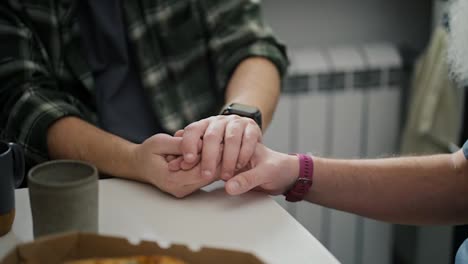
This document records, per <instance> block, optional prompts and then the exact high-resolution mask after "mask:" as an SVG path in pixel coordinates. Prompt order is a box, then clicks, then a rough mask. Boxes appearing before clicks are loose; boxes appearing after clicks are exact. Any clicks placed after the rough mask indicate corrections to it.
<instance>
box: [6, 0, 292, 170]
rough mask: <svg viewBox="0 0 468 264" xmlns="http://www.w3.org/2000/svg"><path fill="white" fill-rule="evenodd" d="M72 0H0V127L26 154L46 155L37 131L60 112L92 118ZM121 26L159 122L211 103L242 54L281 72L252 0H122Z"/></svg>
mask: <svg viewBox="0 0 468 264" xmlns="http://www.w3.org/2000/svg"><path fill="white" fill-rule="evenodd" d="M78 1H79V0H5V1H2V3H0V108H1V114H0V129H1V131H0V132H1V136H2V138H4V139H7V140H12V141H16V142H18V143H19V144H21V145H22V146H23V147H24V149H25V151H26V154H27V158H28V160H29V162H33V163H37V162H41V161H43V160H46V159H48V155H47V143H46V133H47V129H48V127H49V125H50V124H51V123H53V122H54V121H56V120H57V119H59V118H61V117H64V116H70V115H74V116H78V117H80V118H82V119H85V120H87V121H89V122H91V123H96V121H97V120H96V112H95V111H96V107H95V99H94V98H95V95H94V92H95V87H94V83H93V79H92V74H91V72H90V69H89V67H88V65H87V62H86V60H85V52H84V51H83V50H82V45H81V43H82V42H81V41H82V40H81V39H80V29H79V25H78V21H77V14H76V12H77V3H78ZM122 4H123V6H124V7H123V10H124V13H125V14H124V15H125V20H126V24H127V33H128V36H129V39H130V42H131V44H132V46H133V47H134V51H135V56H136V61H137V67H138V69H139V73H140V77H141V80H142V84H143V87H144V90H145V93H146V95H147V99H148V100H149V101H150V103H151V106H152V109H153V111H154V114H155V115H156V116H157V117H158V118H159V119H160V122H161V125H162V126H163V128H164V129H166V130H167V131H168V132H174V131H176V130H177V129H180V128H183V127H184V126H185V125H187V124H189V123H191V122H193V121H196V120H199V119H201V118H204V117H207V116H209V115H212V114H215V113H217V112H218V110H219V108H220V107H221V106H222V104H223V103H224V102H223V98H224V90H225V87H226V85H227V83H228V81H229V79H230V76H231V74H232V72H233V70H234V69H235V67H236V66H237V65H238V64H239V62H240V61H242V60H243V59H245V58H247V57H250V56H262V57H265V58H268V59H269V60H271V61H272V62H273V63H274V64H275V65H276V66H277V67H278V69H279V71H280V72H281V74H284V73H285V71H286V67H287V58H286V52H285V48H284V46H283V45H282V44H280V43H279V42H278V41H277V40H276V39H275V37H274V36H273V34H272V32H271V30H270V29H269V28H268V27H267V26H266V25H265V24H264V23H263V21H262V19H261V15H260V3H259V1H255V0H122Z"/></svg>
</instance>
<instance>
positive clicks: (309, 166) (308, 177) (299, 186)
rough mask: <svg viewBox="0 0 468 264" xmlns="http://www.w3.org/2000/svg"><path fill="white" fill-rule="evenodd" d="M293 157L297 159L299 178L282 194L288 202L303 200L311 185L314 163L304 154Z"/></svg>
mask: <svg viewBox="0 0 468 264" xmlns="http://www.w3.org/2000/svg"><path fill="white" fill-rule="evenodd" d="M295 155H297V157H298V158H299V177H298V178H297V180H296V182H295V183H294V185H293V187H292V188H291V189H289V190H288V191H287V192H285V193H284V196H286V201H288V202H299V201H302V200H304V197H305V196H306V195H307V193H308V192H309V190H310V188H311V187H312V183H313V181H312V180H313V176H314V161H313V159H312V157H311V156H309V155H306V154H295Z"/></svg>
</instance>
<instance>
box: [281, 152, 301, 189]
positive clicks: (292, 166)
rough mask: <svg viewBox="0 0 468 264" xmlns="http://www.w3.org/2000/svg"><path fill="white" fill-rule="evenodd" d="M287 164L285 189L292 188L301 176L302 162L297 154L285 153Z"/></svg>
mask: <svg viewBox="0 0 468 264" xmlns="http://www.w3.org/2000/svg"><path fill="white" fill-rule="evenodd" d="M285 156H286V158H285V166H286V178H287V180H286V186H285V189H284V191H287V190H289V189H291V188H292V186H293V185H294V184H295V183H296V180H297V178H298V177H299V171H300V162H299V157H298V156H297V155H285Z"/></svg>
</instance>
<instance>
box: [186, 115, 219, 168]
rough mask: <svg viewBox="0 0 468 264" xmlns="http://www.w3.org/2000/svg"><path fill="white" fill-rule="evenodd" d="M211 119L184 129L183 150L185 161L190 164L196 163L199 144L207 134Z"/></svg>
mask: <svg viewBox="0 0 468 264" xmlns="http://www.w3.org/2000/svg"><path fill="white" fill-rule="evenodd" d="M211 120H212V119H211V118H207V119H203V120H200V121H198V122H195V123H192V124H190V125H188V126H187V127H186V128H185V129H184V134H183V139H182V145H181V150H182V153H183V155H184V160H185V161H186V162H188V163H191V162H194V161H195V160H196V156H197V153H198V142H199V140H200V138H201V137H202V136H203V135H204V134H205V131H206V129H207V127H208V125H209V124H210V122H211Z"/></svg>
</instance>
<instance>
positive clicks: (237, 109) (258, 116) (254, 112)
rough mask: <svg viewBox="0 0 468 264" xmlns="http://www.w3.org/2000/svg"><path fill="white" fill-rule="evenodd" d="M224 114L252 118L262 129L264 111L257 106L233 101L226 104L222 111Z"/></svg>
mask: <svg viewBox="0 0 468 264" xmlns="http://www.w3.org/2000/svg"><path fill="white" fill-rule="evenodd" d="M221 114H222V115H238V116H243V117H248V118H252V119H253V120H254V121H255V123H257V125H258V126H259V127H260V129H262V113H261V112H260V109H258V108H257V107H255V106H250V105H244V104H238V103H232V104H230V105H228V106H226V107H225V108H224V109H223V111H221Z"/></svg>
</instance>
